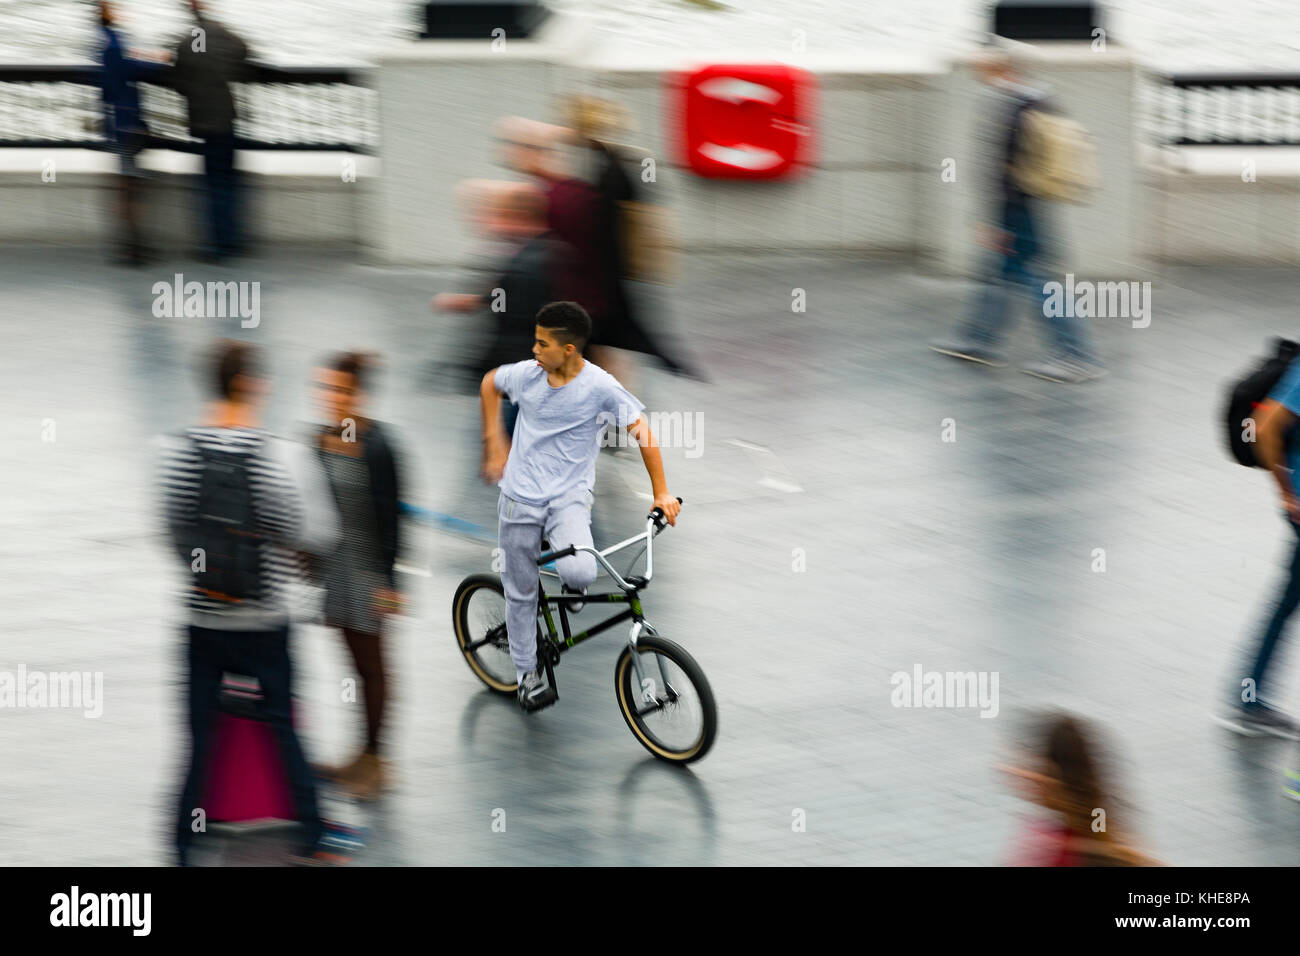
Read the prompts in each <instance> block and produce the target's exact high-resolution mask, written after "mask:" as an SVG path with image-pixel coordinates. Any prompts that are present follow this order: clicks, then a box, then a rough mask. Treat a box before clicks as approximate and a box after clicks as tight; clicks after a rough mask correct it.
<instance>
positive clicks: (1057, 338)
mask: <svg viewBox="0 0 1300 956" xmlns="http://www.w3.org/2000/svg"><path fill="white" fill-rule="evenodd" d="M1037 218H1038V217H1037V215H1036V214H1035V213H1034V212H1033V211H1032V210H1031V208H1030V207H1029V206H1028V205H1027V204H1025V203H1017V202H1009V203H1007V204H1006V206H1005V208H1004V209H1003V212H1002V222H1001V226H1002V228H1003V229H1004V230H1005V231H1006V232H1008V233H1010V235H1011V249H1010V251H1009V252H995V253H992V254H991V255H990V257H989V260H988V265H987V268H986V270H985V277H986V278H985V283H984V288H983V289H982V290H981V293H980V296H979V298H978V300H977V302H976V307H975V312H974V314H973V315H972V316H971V319H970V322H969V324H968V325H967V327H966V338H967V339H968V340H969V341H970V342H972V343H974V344H976V345H980V346H983V347H984V348H990V349H991V348H994V347H996V346H997V344H998V342H999V341H1000V340H1001V338H1002V335H1003V332H1004V331H1005V330H1006V326H1007V322H1008V320H1009V319H1010V318H1011V314H1010V310H1009V307H1008V306H1009V303H1008V301H1007V299H1008V292H1009V291H1010V290H1011V289H1013V288H1020V289H1022V290H1023V291H1025V292H1028V293H1029V297H1030V300H1031V301H1032V302H1033V303H1034V307H1035V314H1036V315H1038V317H1039V318H1041V319H1042V320H1043V322H1044V323H1045V324H1046V327H1047V331H1048V335H1049V336H1050V337H1051V340H1052V342H1053V344H1054V345H1055V346H1056V350H1057V351H1058V352H1059V353H1060V354H1061V356H1062V357H1064V358H1067V359H1072V360H1075V361H1081V362H1093V363H1095V362H1096V359H1095V358H1094V357H1093V353H1092V349H1091V347H1090V346H1089V344H1088V337H1087V334H1086V333H1085V331H1084V328H1083V319H1081V318H1079V317H1078V316H1074V317H1066V316H1060V317H1053V316H1049V315H1047V314H1046V309H1045V308H1044V306H1045V303H1046V301H1047V292H1046V290H1045V288H1044V287H1045V286H1046V284H1047V282H1048V281H1049V280H1048V278H1047V276H1046V274H1045V273H1043V272H1042V271H1041V270H1040V268H1039V263H1040V260H1041V258H1042V255H1043V252H1044V245H1045V243H1044V241H1043V239H1042V237H1041V234H1040V231H1039V228H1038V223H1037V222H1036V221H1035V220H1036V219H1037Z"/></svg>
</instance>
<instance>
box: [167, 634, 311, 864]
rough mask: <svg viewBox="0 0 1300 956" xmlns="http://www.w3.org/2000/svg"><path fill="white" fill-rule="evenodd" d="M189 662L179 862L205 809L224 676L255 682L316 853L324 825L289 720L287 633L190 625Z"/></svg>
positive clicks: (290, 678) (290, 676)
mask: <svg viewBox="0 0 1300 956" xmlns="http://www.w3.org/2000/svg"><path fill="white" fill-rule="evenodd" d="M188 661H189V701H188V704H189V717H190V766H189V771H188V772H187V773H186V775H185V786H184V789H183V790H182V792H181V800H180V806H179V808H178V812H177V818H176V848H177V852H178V854H179V856H180V860H181V862H182V863H185V862H186V856H187V851H188V849H189V846H190V841H191V840H192V839H193V838H194V831H193V822H194V819H195V818H194V811H195V810H196V809H198V808H201V807H202V806H203V800H204V794H205V790H206V783H207V770H208V763H209V761H210V760H211V758H212V744H213V737H214V731H215V730H216V717H217V713H218V709H217V708H218V703H219V700H220V696H221V678H222V674H223V673H226V672H229V673H232V674H244V675H248V676H250V677H255V678H257V683H258V684H259V685H260V686H261V689H262V705H261V715H262V717H263V718H264V719H265V720H266V721H267V723H268V724H270V726H271V729H272V730H274V731H275V736H276V739H277V740H278V741H279V743H280V753H281V755H282V757H283V760H284V767H285V770H286V772H287V773H288V776H289V785H290V788H291V789H292V790H293V803H294V809H295V812H296V813H297V815H298V820H299V822H301V823H302V825H303V827H304V829H305V831H306V833H305V834H304V835H305V837H306V847H307V848H314V847H315V846H316V844H317V842H318V841H319V840H320V837H321V833H322V831H323V825H322V823H321V819H320V813H319V811H318V810H317V807H316V782H315V779H314V778H313V776H312V771H311V767H309V766H308V765H307V758H306V757H305V756H304V755H303V752H302V744H301V743H299V741H298V735H297V734H296V733H295V732H294V729H293V724H292V723H291V720H290V707H291V693H292V685H293V671H292V667H291V665H290V663H289V628H288V627H287V626H286V627H282V628H279V629H278V630H274V631H215V630H211V629H209V628H206V627H195V626H193V625H191V626H190V629H189V654H188Z"/></svg>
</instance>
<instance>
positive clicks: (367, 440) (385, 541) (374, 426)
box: [316, 421, 402, 588]
mask: <svg viewBox="0 0 1300 956" xmlns="http://www.w3.org/2000/svg"><path fill="white" fill-rule="evenodd" d="M327 433H330V434H333V433H335V429H332V428H321V429H320V430H319V431H318V432H317V438H316V448H317V451H318V452H320V453H321V454H322V455H323V454H324V452H323V450H322V447H321V439H322V438H323V437H324V436H325V435H326V434H327ZM360 438H361V446H362V447H361V451H362V455H363V456H364V458H365V462H366V471H367V472H368V474H369V477H370V498H371V500H372V501H373V502H374V504H375V527H376V529H377V530H378V533H379V557H380V562H381V567H379V568H378V569H377V570H378V571H380V572H381V573H382V574H383V575H384V576H385V578H386V579H387V580H388V586H389V587H391V588H395V587H397V577H396V574H395V573H394V571H393V566H394V565H395V564H396V563H397V554H398V551H399V550H400V548H401V534H400V526H401V522H400V521H399V520H398V512H399V509H400V507H401V495H402V491H401V481H400V479H399V477H398V470H397V455H396V453H395V451H394V448H393V442H392V439H391V437H390V436H389V434H388V429H387V428H386V427H385V426H384V425H381V424H380V423H379V422H376V421H371V422H370V423H369V425H368V427H367V428H366V429H365V430H364V431H363V432H361V435H360ZM330 490H331V491H333V487H331V489H330ZM347 530H348V529H347V528H344V529H343V533H344V534H347Z"/></svg>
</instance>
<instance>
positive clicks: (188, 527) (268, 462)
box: [158, 427, 338, 631]
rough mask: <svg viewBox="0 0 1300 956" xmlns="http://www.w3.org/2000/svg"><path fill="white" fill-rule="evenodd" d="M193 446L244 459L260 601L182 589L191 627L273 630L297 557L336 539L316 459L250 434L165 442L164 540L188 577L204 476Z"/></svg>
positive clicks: (234, 431) (206, 433) (195, 435)
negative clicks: (255, 536) (255, 540)
mask: <svg viewBox="0 0 1300 956" xmlns="http://www.w3.org/2000/svg"><path fill="white" fill-rule="evenodd" d="M196 444H197V445H199V446H202V447H203V448H205V449H212V450H217V451H225V452H227V453H235V454H241V455H246V456H247V459H248V461H247V468H248V485H249V493H250V494H251V496H252V506H253V511H254V514H255V516H256V523H257V527H256V531H257V532H258V533H259V534H261V535H263V536H264V537H263V540H262V542H261V546H260V547H261V581H260V585H261V587H260V596H259V597H258V598H257V599H249V600H245V601H241V602H239V603H238V604H230V603H228V602H225V601H221V600H219V599H217V598H213V597H211V596H209V595H207V594H205V593H204V592H202V591H200V590H198V589H196V588H194V587H193V586H192V584H191V583H190V582H187V586H186V592H187V598H186V601H187V605H188V608H189V612H190V621H191V623H193V624H196V625H198V626H201V627H209V628H213V629H216V630H236V631H245V630H271V629H274V628H277V627H281V626H283V625H284V624H285V623H287V621H288V619H289V594H288V591H289V589H290V587H291V585H292V584H293V583H295V582H296V581H298V580H299V578H300V569H299V566H298V556H297V551H299V550H307V551H313V552H316V553H320V552H321V551H323V550H325V548H326V547H327V546H328V544H329V542H330V541H331V540H332V539H333V538H334V537H335V536H336V535H337V531H338V517H337V514H336V513H335V511H334V506H333V502H332V501H331V500H329V498H328V491H327V490H325V491H324V492H323V493H322V489H323V480H324V479H323V477H322V476H320V475H319V474H318V465H317V464H316V462H315V460H314V458H313V457H312V456H310V455H309V454H305V452H306V450H305V449H303V448H301V446H296V445H292V444H290V443H288V442H284V441H281V440H279V439H276V438H274V437H272V436H271V435H268V434H267V433H266V432H264V431H262V430H260V429H254V428H214V427H200V428H189V429H187V430H186V431H185V434H184V435H183V436H172V437H169V438H166V439H164V440H163V445H162V448H161V452H160V457H159V467H158V474H159V478H158V481H159V488H160V491H161V493H162V511H163V518H164V520H165V523H166V526H167V531H168V535H169V538H170V541H171V544H172V547H173V549H174V550H175V552H176V555H177V557H178V558H179V559H180V560H181V561H182V562H183V563H184V566H185V570H186V573H187V575H188V574H191V573H192V562H193V561H194V552H193V549H194V531H195V519H196V515H195V511H196V507H197V505H198V500H199V486H200V482H201V479H202V475H203V461H202V458H201V457H200V455H199V451H198V448H197V447H196Z"/></svg>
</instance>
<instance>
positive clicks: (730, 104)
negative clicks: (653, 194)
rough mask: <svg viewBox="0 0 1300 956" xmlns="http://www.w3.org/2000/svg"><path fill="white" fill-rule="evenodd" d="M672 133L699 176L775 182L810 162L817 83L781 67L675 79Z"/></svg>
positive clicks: (711, 71) (744, 67) (721, 69)
mask: <svg viewBox="0 0 1300 956" xmlns="http://www.w3.org/2000/svg"><path fill="white" fill-rule="evenodd" d="M673 82H674V83H675V85H676V86H677V102H678V106H679V109H678V111H677V113H678V119H677V122H678V123H679V124H680V125H679V128H678V129H677V130H674V131H673V132H674V134H675V135H676V136H677V137H678V140H679V142H680V144H681V148H682V149H683V151H684V153H685V156H684V157H683V160H684V162H685V163H686V164H687V165H688V166H690V168H691V170H692V171H694V172H695V173H696V174H698V175H700V176H710V177H715V178H724V179H779V178H782V177H784V176H788V175H790V174H791V172H792V171H794V170H795V169H796V168H797V167H799V166H803V165H806V164H808V163H810V162H811V161H812V147H813V137H812V126H813V115H812V114H813V109H814V106H815V98H816V90H817V80H816V78H815V77H814V76H813V75H812V74H811V73H809V72H808V71H807V70H801V69H798V68H797V67H793V66H786V65H785V64H779V63H764V64H715V65H713V66H706V67H702V68H700V69H698V70H695V71H694V72H692V73H688V74H686V75H684V76H680V77H677V78H676V79H675V80H674V81H673Z"/></svg>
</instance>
